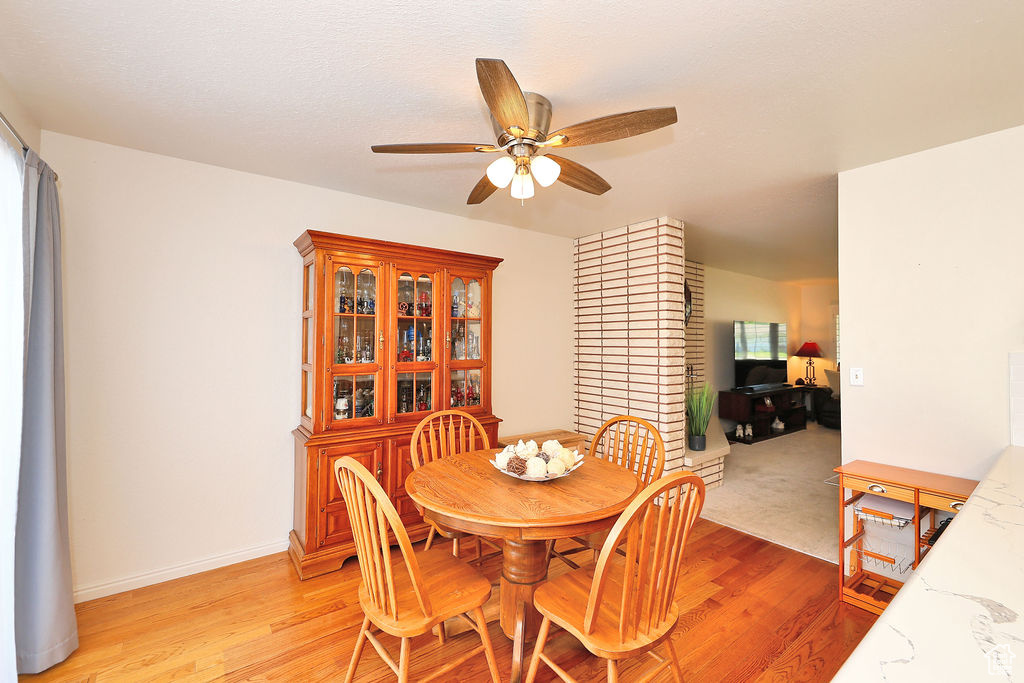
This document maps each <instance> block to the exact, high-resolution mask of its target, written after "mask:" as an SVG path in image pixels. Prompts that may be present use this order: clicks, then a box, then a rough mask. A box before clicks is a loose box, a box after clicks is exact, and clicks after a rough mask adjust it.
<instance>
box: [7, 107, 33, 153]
mask: <svg viewBox="0 0 1024 683" xmlns="http://www.w3.org/2000/svg"><path fill="white" fill-rule="evenodd" d="M0 121H2V122H3V124H4V125H5V126H7V130H9V131H11V135H13V136H14V137H16V138H17V139H18V142H20V143H21V151H23V152H27V151H28V143H27V142H25V138H23V137H21V135H19V134H18V131H17V130H16V129H15V128H14V124H13V123H11V122H10V121H8V120H7V117H6V116H4V113H3V112H2V111H0Z"/></svg>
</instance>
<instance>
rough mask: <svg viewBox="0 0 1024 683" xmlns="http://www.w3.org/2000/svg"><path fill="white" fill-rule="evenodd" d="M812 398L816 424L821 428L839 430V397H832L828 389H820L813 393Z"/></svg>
mask: <svg viewBox="0 0 1024 683" xmlns="http://www.w3.org/2000/svg"><path fill="white" fill-rule="evenodd" d="M813 396H814V398H813V400H814V414H815V416H817V419H818V424H820V425H822V426H823V427H830V428H832V429H839V428H840V424H841V420H840V409H839V397H838V396H835V397H833V396H832V390H831V389H829V388H828V387H822V388H820V389H819V390H817V391H815V392H814V395H813Z"/></svg>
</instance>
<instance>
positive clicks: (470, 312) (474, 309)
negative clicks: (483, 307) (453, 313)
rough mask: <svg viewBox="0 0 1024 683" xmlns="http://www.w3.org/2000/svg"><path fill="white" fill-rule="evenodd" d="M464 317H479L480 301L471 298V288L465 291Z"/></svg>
mask: <svg viewBox="0 0 1024 683" xmlns="http://www.w3.org/2000/svg"><path fill="white" fill-rule="evenodd" d="M466 317H467V318H479V317H480V302H479V301H476V300H475V299H474V298H473V290H472V289H471V290H469V291H468V292H466Z"/></svg>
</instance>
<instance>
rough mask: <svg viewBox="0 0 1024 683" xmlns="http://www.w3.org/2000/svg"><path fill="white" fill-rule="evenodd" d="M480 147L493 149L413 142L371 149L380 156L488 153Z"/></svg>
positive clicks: (453, 143) (457, 144)
mask: <svg viewBox="0 0 1024 683" xmlns="http://www.w3.org/2000/svg"><path fill="white" fill-rule="evenodd" d="M478 147H491V145H489V144H476V145H474V144H472V143H470V142H423V143H417V142H413V143H410V144H403V145H373V146H372V147H370V149H372V150H373V151H374V152H377V153H378V154H452V153H456V152H476V151H488V150H477V148H478Z"/></svg>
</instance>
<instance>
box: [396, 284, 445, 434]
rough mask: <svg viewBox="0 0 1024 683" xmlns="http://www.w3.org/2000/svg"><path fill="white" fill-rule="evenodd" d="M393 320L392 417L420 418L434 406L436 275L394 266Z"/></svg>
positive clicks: (436, 358) (436, 359) (436, 362)
mask: <svg viewBox="0 0 1024 683" xmlns="http://www.w3.org/2000/svg"><path fill="white" fill-rule="evenodd" d="M392 282H393V283H394V284H393V287H392V292H393V296H392V301H393V302H394V308H395V310H394V313H393V317H391V320H393V321H394V323H393V325H392V326H391V329H392V330H393V331H394V332H393V336H392V344H393V346H392V348H391V354H392V358H391V367H392V368H393V372H392V379H391V380H390V381H392V382H393V383H394V389H395V391H394V393H393V396H394V399H393V408H392V410H393V411H394V414H395V415H396V416H398V417H402V416H405V415H411V414H416V415H415V417H416V419H420V418H422V414H423V413H428V412H430V411H431V410H434V409H435V407H436V404H435V401H436V398H435V394H436V392H435V391H434V387H435V384H436V374H437V373H436V370H437V367H438V357H437V351H436V349H435V335H434V330H435V329H436V325H435V324H434V321H435V313H436V310H435V306H434V304H435V301H436V298H437V294H438V292H437V291H436V290H437V288H436V282H437V273H436V272H434V271H431V272H424V269H423V268H422V267H420V268H414V267H404V266H402V265H398V266H396V267H395V268H394V269H393V271H392Z"/></svg>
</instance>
